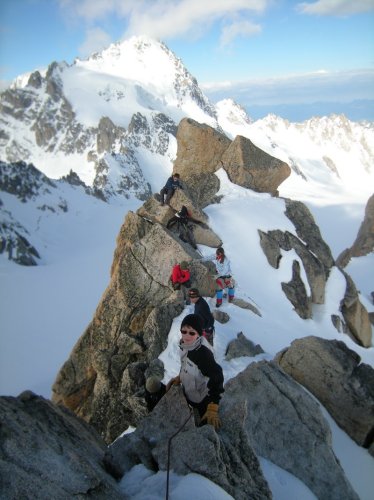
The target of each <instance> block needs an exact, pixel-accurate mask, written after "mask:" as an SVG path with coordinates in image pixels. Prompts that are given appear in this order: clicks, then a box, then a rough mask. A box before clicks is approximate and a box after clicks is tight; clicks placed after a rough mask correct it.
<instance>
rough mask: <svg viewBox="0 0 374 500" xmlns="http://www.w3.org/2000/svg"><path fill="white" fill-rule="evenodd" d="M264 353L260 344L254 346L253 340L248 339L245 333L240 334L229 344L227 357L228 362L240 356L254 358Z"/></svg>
mask: <svg viewBox="0 0 374 500" xmlns="http://www.w3.org/2000/svg"><path fill="white" fill-rule="evenodd" d="M263 352H265V351H264V350H263V349H262V347H261V346H260V345H259V344H254V343H253V342H252V341H251V340H249V339H247V337H246V336H245V335H244V334H243V332H239V333H238V335H237V338H236V339H235V340H232V341H231V342H230V343H229V344H228V346H227V348H226V353H225V357H226V359H227V361H230V359H233V358H239V357H240V356H250V357H251V358H253V357H254V356H257V355H258V354H262V353H263Z"/></svg>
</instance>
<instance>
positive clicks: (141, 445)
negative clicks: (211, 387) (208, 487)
mask: <svg viewBox="0 0 374 500" xmlns="http://www.w3.org/2000/svg"><path fill="white" fill-rule="evenodd" d="M183 424H185V425H184V426H183ZM180 428H182V430H181V432H179V433H178V434H177V435H176V436H175V437H174V438H173V440H172V442H171V443H172V444H171V455H170V464H171V468H172V469H173V471H174V472H175V473H177V474H183V475H184V474H188V473H190V472H191V471H193V472H195V473H197V474H201V475H203V476H205V477H207V478H208V479H210V480H211V481H213V482H214V483H216V484H218V485H219V486H221V487H222V488H223V489H224V490H226V491H227V492H228V493H229V494H231V495H232V496H233V497H234V498H235V499H237V500H247V499H248V498H253V499H258V500H259V499H266V498H271V497H272V495H271V492H270V490H269V488H268V486H267V483H266V480H265V479H264V477H263V475H262V472H261V468H260V465H259V462H258V459H257V457H256V455H255V453H254V452H253V450H252V449H251V446H250V444H249V442H248V439H245V438H246V436H245V434H244V433H243V438H244V439H243V440H241V441H240V440H239V439H237V440H236V441H233V440H232V439H230V438H231V435H230V436H229V435H226V434H225V432H224V431H222V432H219V433H218V434H217V433H216V432H215V431H214V429H213V427H212V426H210V425H206V426H203V427H196V426H195V423H194V416H193V412H191V411H190V409H189V407H188V405H187V403H186V400H185V398H184V396H183V392H182V390H181V389H180V388H177V387H173V388H172V389H170V391H169V392H168V393H166V395H165V396H164V397H163V398H162V399H161V400H160V402H159V403H158V405H157V406H156V407H155V409H154V410H153V412H152V413H151V414H150V415H149V416H148V417H146V418H145V419H144V420H143V421H142V422H140V424H139V425H138V427H137V429H136V431H135V432H133V433H131V434H126V435H124V436H123V437H120V438H119V439H117V440H116V441H115V442H114V443H113V444H112V445H111V446H110V447H109V450H108V453H107V454H106V457H105V463H106V466H107V468H108V470H110V471H111V473H112V474H114V475H115V476H116V477H121V476H122V475H123V474H124V473H125V472H126V471H128V470H129V469H130V468H131V467H133V466H134V465H136V464H139V463H143V464H144V465H145V466H146V467H148V468H149V469H151V470H154V471H158V470H166V469H167V460H168V442H169V439H170V438H171V437H172V436H173V435H174V434H176V433H177V431H178V430H179V429H180ZM239 435H240V431H239V433H238V436H237V437H239ZM197 449H198V450H199V453H196V450H197Z"/></svg>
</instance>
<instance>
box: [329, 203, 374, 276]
mask: <svg viewBox="0 0 374 500" xmlns="http://www.w3.org/2000/svg"><path fill="white" fill-rule="evenodd" d="M373 251H374V194H373V195H372V196H371V197H370V198H369V200H368V202H367V204H366V208H365V217H364V220H363V221H362V223H361V226H360V229H359V230H358V233H357V236H356V239H355V241H354V243H353V245H352V246H351V247H350V248H347V249H345V250H344V251H343V252H342V253H341V254H340V255H339V257H338V259H337V264H338V265H339V266H340V267H345V266H346V265H347V264H348V263H349V261H350V260H351V258H352V257H362V256H364V255H368V254H369V253H370V252H373Z"/></svg>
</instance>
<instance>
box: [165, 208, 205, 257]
mask: <svg viewBox="0 0 374 500" xmlns="http://www.w3.org/2000/svg"><path fill="white" fill-rule="evenodd" d="M190 222H194V223H197V224H199V221H197V220H195V219H193V218H192V217H190V215H189V213H188V210H187V207H186V206H185V205H183V206H182V208H181V209H180V210H179V212H177V213H176V214H175V215H173V217H171V219H169V220H168V222H167V224H166V227H167V229H171V228H173V229H174V228H175V229H176V232H177V233H178V236H179V238H180V239H181V240H182V241H185V242H186V243H190V245H191V246H192V247H193V248H195V249H196V248H197V246H196V241H195V237H194V235H193V230H192V226H191V225H190Z"/></svg>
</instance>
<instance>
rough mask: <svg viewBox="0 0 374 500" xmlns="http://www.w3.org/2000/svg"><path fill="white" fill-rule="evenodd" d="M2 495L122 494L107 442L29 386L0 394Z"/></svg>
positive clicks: (102, 499)
mask: <svg viewBox="0 0 374 500" xmlns="http://www.w3.org/2000/svg"><path fill="white" fill-rule="evenodd" d="M0 414H1V432H0V484H1V493H0V496H1V498H4V499H5V498H7V499H16V498H17V499H18V498H40V499H42V498H43V499H47V498H53V499H56V500H65V499H67V498H81V499H83V498H90V499H97V500H99V499H100V500H105V499H108V498H111V499H121V498H123V499H124V498H125V495H124V494H123V493H122V492H121V491H120V490H119V488H118V486H117V484H116V482H115V481H114V479H113V478H112V477H111V476H110V475H109V474H107V472H106V471H105V470H104V467H103V458H104V453H105V451H106V446H105V443H104V442H103V441H102V440H101V438H100V437H99V436H98V434H97V433H96V431H95V430H94V429H93V428H92V427H90V426H89V425H87V424H86V422H84V421H83V420H81V419H79V418H78V417H76V416H75V415H74V414H73V413H71V412H70V411H68V410H66V408H63V407H59V406H57V405H55V404H53V403H51V402H50V401H48V400H46V399H44V398H42V397H39V396H36V395H35V394H33V393H32V392H31V391H26V392H24V393H22V394H21V395H20V396H19V397H18V398H13V397H0Z"/></svg>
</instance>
